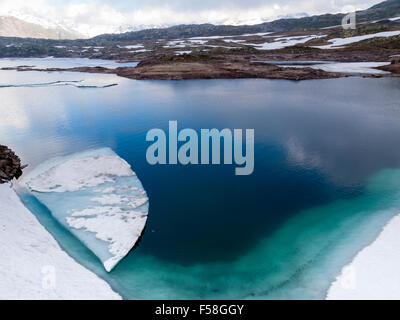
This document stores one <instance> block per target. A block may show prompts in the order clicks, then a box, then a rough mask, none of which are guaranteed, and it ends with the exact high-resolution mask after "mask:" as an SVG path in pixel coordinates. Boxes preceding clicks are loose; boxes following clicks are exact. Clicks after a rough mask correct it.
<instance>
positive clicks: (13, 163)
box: [0, 145, 27, 184]
mask: <svg viewBox="0 0 400 320" xmlns="http://www.w3.org/2000/svg"><path fill="white" fill-rule="evenodd" d="M26 167H27V166H26V165H24V166H23V165H21V160H20V158H19V157H18V156H17V155H16V154H15V153H14V152H13V151H12V150H11V149H9V148H8V147H6V146H3V145H0V184H2V183H7V182H9V181H11V180H13V179H14V178H15V179H18V178H19V177H21V175H22V170H23V169H25V168H26Z"/></svg>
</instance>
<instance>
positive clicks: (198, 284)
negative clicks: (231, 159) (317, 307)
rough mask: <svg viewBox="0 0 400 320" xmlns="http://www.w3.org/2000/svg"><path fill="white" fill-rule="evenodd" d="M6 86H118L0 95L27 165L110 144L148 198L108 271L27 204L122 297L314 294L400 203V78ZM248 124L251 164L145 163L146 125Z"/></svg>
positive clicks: (5, 123)
mask: <svg viewBox="0 0 400 320" xmlns="http://www.w3.org/2000/svg"><path fill="white" fill-rule="evenodd" d="M0 77H1V82H2V83H3V82H6V81H7V80H9V81H11V80H12V82H13V83H15V84H17V83H22V82H24V83H27V82H29V83H34V82H40V83H43V82H51V81H59V80H63V81H75V80H82V79H84V80H85V81H87V82H89V81H91V82H96V83H109V82H111V83H116V84H117V85H116V86H113V87H109V88H93V89H87V90H80V89H79V88H75V87H70V86H62V87H61V86H57V87H54V86H52V87H34V88H32V87H28V88H26V87H13V88H2V89H0V92H1V94H2V97H3V100H4V101H7V105H1V106H0V111H1V112H2V114H5V115H6V116H5V117H3V118H2V119H0V139H1V140H0V141H1V143H3V144H8V145H10V146H11V147H13V148H14V149H15V150H16V152H18V153H19V154H20V155H21V157H22V159H23V161H24V162H26V163H29V164H30V166H31V167H33V166H35V165H37V164H39V163H41V162H42V161H44V160H46V159H48V158H50V157H54V156H63V155H67V154H70V153H72V152H78V151H82V150H86V149H90V148H98V147H110V148H112V149H113V150H114V151H115V152H116V153H118V154H119V155H120V156H121V157H122V158H124V159H125V160H127V161H128V162H129V163H130V164H131V165H132V167H133V170H134V171H135V172H136V173H137V174H138V176H139V178H140V180H141V181H142V184H143V186H144V188H145V189H146V191H147V193H148V196H149V198H150V211H149V221H148V225H147V227H146V230H145V233H144V235H143V237H142V239H141V242H140V245H139V246H138V247H137V248H136V249H135V250H134V251H132V252H131V253H130V254H129V256H128V257H127V258H125V259H124V260H123V261H122V262H121V263H120V264H119V265H118V266H117V267H116V268H115V269H114V270H113V271H112V272H111V273H109V274H107V273H106V272H105V271H104V270H103V268H102V266H101V263H100V261H98V260H97V258H96V257H94V256H93V255H92V254H91V253H90V252H89V251H88V250H87V249H86V248H85V247H84V246H83V245H82V244H81V243H80V242H79V241H77V240H76V239H75V238H74V237H73V236H72V235H71V234H69V233H68V232H67V231H66V230H64V229H63V228H62V226H61V225H59V224H57V223H56V222H55V221H54V219H52V218H51V215H50V214H49V212H48V210H46V208H44V207H43V206H42V205H41V204H40V203H38V202H37V201H36V200H35V199H33V198H31V197H30V196H28V195H22V198H23V200H24V201H25V202H26V204H27V206H28V207H29V208H30V209H31V210H32V211H33V212H34V213H35V214H36V215H37V216H38V218H39V219H40V221H41V222H42V223H43V225H44V226H45V227H46V228H47V229H48V230H49V231H50V232H51V233H52V234H54V236H55V238H56V239H57V240H58V241H59V242H60V244H61V245H62V247H63V248H64V249H65V250H66V251H67V252H68V253H69V254H71V255H72V256H73V257H74V258H75V259H77V260H78V261H79V262H81V263H82V264H84V265H85V266H87V267H88V268H90V269H91V270H93V271H94V272H96V273H97V274H99V275H100V276H101V277H102V278H104V279H105V280H107V281H108V282H109V283H110V284H111V285H112V287H113V288H114V289H115V290H116V291H118V292H119V293H121V294H122V295H123V296H124V297H125V298H132V299H134V298H140V299H149V298H162V299H164V298H165V299H171V298H177V299H180V298H193V299H200V298H225V299H234V298H239V299H249V298H252V299H265V298H267V299H268V298H270V299H271V298H278V299H300V298H301V299H306V298H310V299H320V298H324V296H325V294H326V290H327V289H328V287H329V284H330V282H331V281H332V280H333V279H334V278H335V276H336V275H337V274H338V273H339V271H340V269H341V267H342V266H343V265H345V264H346V263H348V262H350V261H351V259H352V258H353V257H354V255H355V254H356V253H357V251H358V250H360V249H361V248H362V247H363V246H365V245H367V244H368V243H370V242H371V241H372V240H373V239H374V238H375V237H376V235H377V234H378V233H379V231H380V229H381V227H382V226H383V225H384V224H385V223H386V222H387V221H388V220H389V219H390V218H391V217H392V216H393V215H395V214H397V213H398V212H399V208H400V203H399V200H398V199H400V197H399V191H400V183H399V182H398V181H400V180H399V174H400V173H399V171H398V168H400V149H399V148H397V145H398V141H397V140H398V137H399V136H400V105H399V101H400V90H399V89H400V81H399V79H363V78H346V79H334V80H317V81H303V82H291V81H274V80H193V81H182V82H179V81H133V80H127V79H122V78H117V77H115V76H113V75H93V74H90V75H89V74H70V73H61V74H60V73H37V72H23V73H17V72H11V71H10V72H8V71H7V72H4V73H1V74H0ZM169 120H177V121H178V126H179V127H180V129H182V128H186V127H189V128H193V129H195V130H197V131H199V130H200V129H202V128H210V129H211V128H214V127H215V128H218V129H223V128H231V129H233V128H242V129H247V128H252V129H255V171H254V173H253V175H251V176H244V177H243V176H242V177H239V176H235V175H234V166H229V165H227V166H224V165H220V166H181V165H178V166H172V165H166V166H150V165H148V164H147V162H146V159H145V152H146V148H147V147H148V146H149V144H148V143H147V142H146V141H145V136H146V133H147V131H148V130H150V129H152V128H162V129H165V130H166V129H167V127H168V121H169Z"/></svg>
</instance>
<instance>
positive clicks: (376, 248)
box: [327, 215, 400, 300]
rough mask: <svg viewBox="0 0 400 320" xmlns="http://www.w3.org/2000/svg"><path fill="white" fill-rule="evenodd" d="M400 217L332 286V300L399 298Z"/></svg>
mask: <svg viewBox="0 0 400 320" xmlns="http://www.w3.org/2000/svg"><path fill="white" fill-rule="evenodd" d="M399 231H400V215H399V216H396V217H394V218H393V219H392V220H391V221H390V222H389V223H388V224H387V225H386V227H385V228H384V229H383V231H382V233H381V234H380V235H379V237H378V238H377V239H376V240H375V241H374V242H373V243H372V244H371V245H370V246H368V247H366V248H364V249H363V250H362V251H360V252H359V254H358V255H357V256H356V257H355V258H354V260H353V261H352V262H351V263H350V264H349V265H348V266H346V267H345V268H343V270H342V273H341V274H340V275H339V276H338V278H337V279H336V281H335V282H334V283H333V284H332V285H331V287H330V289H329V291H328V294H327V299H330V300H356V299H361V300H378V299H385V300H398V299H400V272H399V270H400V232H399Z"/></svg>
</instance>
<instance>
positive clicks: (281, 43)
mask: <svg viewBox="0 0 400 320" xmlns="http://www.w3.org/2000/svg"><path fill="white" fill-rule="evenodd" d="M323 37H326V35H310V36H293V37H282V38H276V39H275V41H274V42H266V43H260V44H257V43H242V44H245V45H248V46H253V47H255V48H256V49H258V50H278V49H283V48H286V47H291V46H295V45H297V44H302V43H306V42H308V41H310V40H313V39H318V38H323Z"/></svg>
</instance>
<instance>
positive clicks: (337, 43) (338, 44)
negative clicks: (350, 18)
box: [312, 30, 400, 49]
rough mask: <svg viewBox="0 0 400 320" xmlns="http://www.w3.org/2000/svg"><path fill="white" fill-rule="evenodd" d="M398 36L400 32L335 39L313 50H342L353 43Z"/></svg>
mask: <svg viewBox="0 0 400 320" xmlns="http://www.w3.org/2000/svg"><path fill="white" fill-rule="evenodd" d="M398 35H400V30H396V31H386V32H379V33H373V34H366V35H363V36H355V37H348V38H335V39H330V40H329V42H330V44H327V45H323V46H312V48H317V49H340V48H343V47H345V46H347V45H349V44H353V43H356V42H360V41H363V40H367V39H373V38H379V37H381V38H382V37H383V38H388V37H393V36H398Z"/></svg>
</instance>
